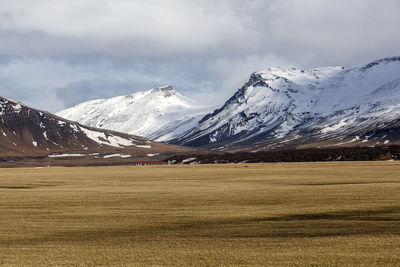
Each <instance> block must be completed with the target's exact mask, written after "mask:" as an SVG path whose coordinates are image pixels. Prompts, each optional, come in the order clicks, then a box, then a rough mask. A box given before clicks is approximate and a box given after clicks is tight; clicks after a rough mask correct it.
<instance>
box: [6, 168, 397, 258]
mask: <svg viewBox="0 0 400 267" xmlns="http://www.w3.org/2000/svg"><path fill="white" fill-rule="evenodd" d="M0 265H4V266H9V265H12V266H14V265H15V266H21V265H32V266H47V265H57V266H63V265H65V266H75V265H76V266H91V265H93V266H121V265H122V266H126V265H139V266H140V265H142V266H143V265H181V266H188V265H197V266H198V265H201V266H202V265H208V266H215V265H224V266H228V265H272V266H297V265H308V266H309V265H315V266H318V265H320V266H329V265H334V266H343V265H348V266H357V265H358V266H368V265H378V266H399V265H400V165H399V164H398V163H396V162H365V163H353V162H352V163H280V164H255V165H248V166H245V165H206V166H158V167H91V168H49V169H1V170H0Z"/></svg>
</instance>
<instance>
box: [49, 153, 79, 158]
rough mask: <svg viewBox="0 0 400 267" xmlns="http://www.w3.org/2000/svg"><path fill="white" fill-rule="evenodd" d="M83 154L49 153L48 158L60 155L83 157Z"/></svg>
mask: <svg viewBox="0 0 400 267" xmlns="http://www.w3.org/2000/svg"><path fill="white" fill-rule="evenodd" d="M84 156H85V155H84V154H51V155H48V157H49V158H62V157H84Z"/></svg>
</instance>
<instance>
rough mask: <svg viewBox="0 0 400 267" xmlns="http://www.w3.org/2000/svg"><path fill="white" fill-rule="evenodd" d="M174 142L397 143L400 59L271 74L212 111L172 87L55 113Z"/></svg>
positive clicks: (239, 146)
mask: <svg viewBox="0 0 400 267" xmlns="http://www.w3.org/2000/svg"><path fill="white" fill-rule="evenodd" d="M57 114H58V115H59V116H62V117H65V118H68V119H71V120H77V121H79V122H81V123H83V124H86V125H90V126H95V127H102V128H106V129H116V130H119V131H122V132H127V133H133V134H136V135H142V136H145V137H147V138H151V139H156V140H159V141H166V142H169V143H173V144H178V145H185V146H192V147H203V148H208V149H214V150H224V151H265V150H276V149H298V148H315V147H342V146H379V145H389V144H399V143H400V131H399V129H400V128H399V126H400V120H399V115H400V57H392V58H384V59H380V60H376V61H373V62H371V63H369V64H366V65H363V66H359V67H355V68H349V69H346V68H344V67H322V68H315V69H309V70H302V69H296V68H289V69H287V68H269V69H266V70H262V71H257V72H254V73H252V74H251V76H250V78H249V81H248V82H247V83H246V84H245V85H244V86H243V87H242V88H240V89H238V90H237V91H236V93H235V94H234V95H233V96H232V97H231V98H230V99H228V100H227V101H226V102H225V103H224V104H223V105H221V107H219V108H217V109H215V110H212V109H211V108H207V107H202V106H201V105H198V104H197V103H195V102H193V101H191V100H189V99H187V98H185V97H183V96H182V95H180V94H179V93H177V92H176V91H175V90H174V89H173V88H172V87H171V86H166V87H162V88H156V89H153V90H150V91H146V92H139V93H136V94H133V95H129V96H121V97H116V98H112V99H106V100H94V101H90V102H86V103H82V104H79V105H77V106H75V107H72V108H69V109H67V110H64V111H60V112H58V113H57Z"/></svg>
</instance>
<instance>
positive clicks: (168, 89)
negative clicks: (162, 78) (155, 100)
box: [151, 85, 176, 97]
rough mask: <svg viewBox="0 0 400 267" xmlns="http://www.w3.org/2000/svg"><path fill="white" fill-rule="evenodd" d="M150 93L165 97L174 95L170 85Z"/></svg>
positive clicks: (174, 92)
mask: <svg viewBox="0 0 400 267" xmlns="http://www.w3.org/2000/svg"><path fill="white" fill-rule="evenodd" d="M151 92H152V93H163V94H164V96H165V97H168V96H172V95H174V94H176V91H175V89H174V88H173V87H172V85H164V86H160V87H157V88H154V89H153V90H151Z"/></svg>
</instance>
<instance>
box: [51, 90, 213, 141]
mask: <svg viewBox="0 0 400 267" xmlns="http://www.w3.org/2000/svg"><path fill="white" fill-rule="evenodd" d="M209 111H210V108H209V107H201V106H199V105H198V104H197V103H196V102H194V101H192V100H190V99H187V98H185V97H184V96H182V95H181V94H179V93H178V92H176V91H175V90H174V89H173V88H172V86H164V87H159V88H155V89H152V90H149V91H144V92H138V93H134V94H131V95H127V96H118V97H114V98H110V99H99V100H93V101H89V102H85V103H81V104H78V105H76V106H74V107H71V108H68V109H65V110H62V111H59V112H58V113H57V115H58V116H60V117H63V118H66V119H69V120H74V121H78V122H80V123H82V124H84V125H88V126H92V127H98V128H103V129H112V130H115V131H119V132H124V133H129V134H134V135H138V136H144V137H146V138H149V139H153V140H157V141H167V140H170V139H172V138H174V137H176V136H178V135H180V134H182V133H184V132H186V131H187V130H189V129H191V128H193V127H195V126H196V125H197V123H198V121H199V120H200V118H202V117H203V116H204V115H205V114H206V113H207V112H209Z"/></svg>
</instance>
